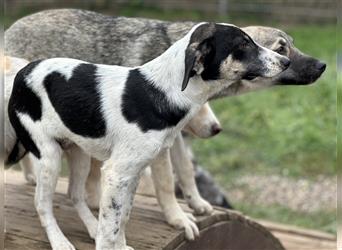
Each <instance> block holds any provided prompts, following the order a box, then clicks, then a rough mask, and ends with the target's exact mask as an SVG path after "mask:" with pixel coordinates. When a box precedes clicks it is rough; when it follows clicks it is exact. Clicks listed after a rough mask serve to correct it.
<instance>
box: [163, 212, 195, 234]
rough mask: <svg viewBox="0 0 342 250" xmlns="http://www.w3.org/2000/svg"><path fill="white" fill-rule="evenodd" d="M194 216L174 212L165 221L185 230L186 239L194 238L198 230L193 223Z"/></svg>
mask: <svg viewBox="0 0 342 250" xmlns="http://www.w3.org/2000/svg"><path fill="white" fill-rule="evenodd" d="M194 221H196V218H195V217H194V216H193V215H191V216H190V215H189V214H186V213H184V212H182V213H179V214H175V215H173V216H172V217H170V218H169V219H167V222H168V223H169V224H170V225H172V226H173V227H175V228H177V229H184V230H185V238H186V239H187V240H194V239H195V237H198V236H199V230H198V227H197V225H196V224H195V222H194Z"/></svg>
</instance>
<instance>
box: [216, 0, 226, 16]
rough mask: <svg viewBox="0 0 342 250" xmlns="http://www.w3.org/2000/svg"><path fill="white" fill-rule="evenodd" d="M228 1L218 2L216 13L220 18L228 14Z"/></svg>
mask: <svg viewBox="0 0 342 250" xmlns="http://www.w3.org/2000/svg"><path fill="white" fill-rule="evenodd" d="M228 1H229V0H218V4H217V13H218V14H219V15H220V16H225V15H227V13H228Z"/></svg>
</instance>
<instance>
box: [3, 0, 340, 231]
mask: <svg viewBox="0 0 342 250" xmlns="http://www.w3.org/2000/svg"><path fill="white" fill-rule="evenodd" d="M65 7H68V8H80V9H88V10H93V11H97V12H101V13H104V14H108V15H122V16H139V17H148V18H155V19H162V20H193V21H204V20H212V21H220V22H229V23H234V24H236V25H238V26H248V25H266V26H273V27H277V28H280V29H283V30H284V31H286V32H287V33H288V34H290V35H291V36H292V37H293V38H294V43H295V46H296V47H297V48H299V49H300V50H302V51H303V52H305V53H307V54H309V55H311V56H314V57H316V58H319V59H321V60H323V61H325V62H326V63H327V65H328V67H327V70H326V71H325V73H324V74H323V75H322V77H321V78H320V79H319V81H318V82H316V84H314V85H312V86H300V87H299V86H292V87H276V88H273V89H268V90H264V91H260V92H254V93H249V94H245V95H242V96H237V97H231V98H226V99H222V100H217V101H213V102H212V103H211V104H212V107H213V109H214V111H215V112H216V114H217V116H218V117H219V119H220V121H221V123H222V126H223V129H224V130H223V131H222V132H221V134H219V135H218V136H216V137H215V138H212V139H208V140H200V139H196V140H194V142H193V148H194V151H195V156H196V159H197V161H198V162H199V163H200V165H202V166H203V167H204V168H206V169H207V170H209V171H210V173H212V174H213V175H214V177H215V179H216V181H217V182H218V183H219V184H220V185H221V186H222V187H223V188H224V190H225V191H226V193H227V196H228V197H229V199H230V201H231V202H232V204H233V206H234V207H235V208H236V209H237V210H240V211H242V212H243V213H245V214H247V215H249V216H251V217H256V218H262V219H268V220H272V221H278V222H283V223H286V224H292V225H298V226H303V227H307V228H314V229H318V230H322V231H326V232H330V233H335V232H336V169H335V166H336V74H337V73H336V65H337V64H336V61H337V60H336V39H335V38H336V1H335V0H254V1H251V0H206V1H205V0H182V1H181V0H170V1H159V0H133V1H128V0H121V1H110V0H82V1H81V0H78V1H76V0H25V1H24V0H8V1H6V5H5V16H3V17H1V18H2V19H3V20H1V21H2V22H3V23H4V24H5V28H7V27H9V26H10V25H11V24H12V23H13V22H14V21H16V20H17V19H19V18H20V17H22V16H25V15H28V14H31V13H33V12H37V11H39V10H43V9H51V8H65ZM338 35H339V36H341V34H338Z"/></svg>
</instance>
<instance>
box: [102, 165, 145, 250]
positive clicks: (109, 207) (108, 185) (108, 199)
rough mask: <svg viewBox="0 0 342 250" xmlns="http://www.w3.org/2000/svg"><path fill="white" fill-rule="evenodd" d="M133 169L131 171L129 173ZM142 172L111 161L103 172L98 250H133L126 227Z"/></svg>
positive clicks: (104, 166) (133, 167)
mask: <svg viewBox="0 0 342 250" xmlns="http://www.w3.org/2000/svg"><path fill="white" fill-rule="evenodd" d="M128 169H129V170H128ZM139 172H140V170H139V169H137V168H135V166H133V165H132V166H130V164H128V163H123V162H114V161H112V160H108V161H106V162H105V163H104V165H103V167H102V169H101V190H102V194H101V200H100V212H99V225H98V229H97V236H96V249H97V250H109V249H110V250H113V249H117V250H132V249H133V248H131V247H129V246H127V245H126V238H125V226H126V223H127V221H128V219H129V214H130V211H131V208H132V203H133V198H134V193H135V191H136V187H137V184H138V180H139Z"/></svg>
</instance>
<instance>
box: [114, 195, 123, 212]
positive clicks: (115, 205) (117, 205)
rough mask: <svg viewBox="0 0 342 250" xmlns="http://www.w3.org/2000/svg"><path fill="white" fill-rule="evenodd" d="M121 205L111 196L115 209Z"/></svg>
mask: <svg viewBox="0 0 342 250" xmlns="http://www.w3.org/2000/svg"><path fill="white" fill-rule="evenodd" d="M121 207H122V205H121V204H118V203H117V202H116V200H115V199H114V198H112V208H113V209H115V210H119V209H121Z"/></svg>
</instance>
